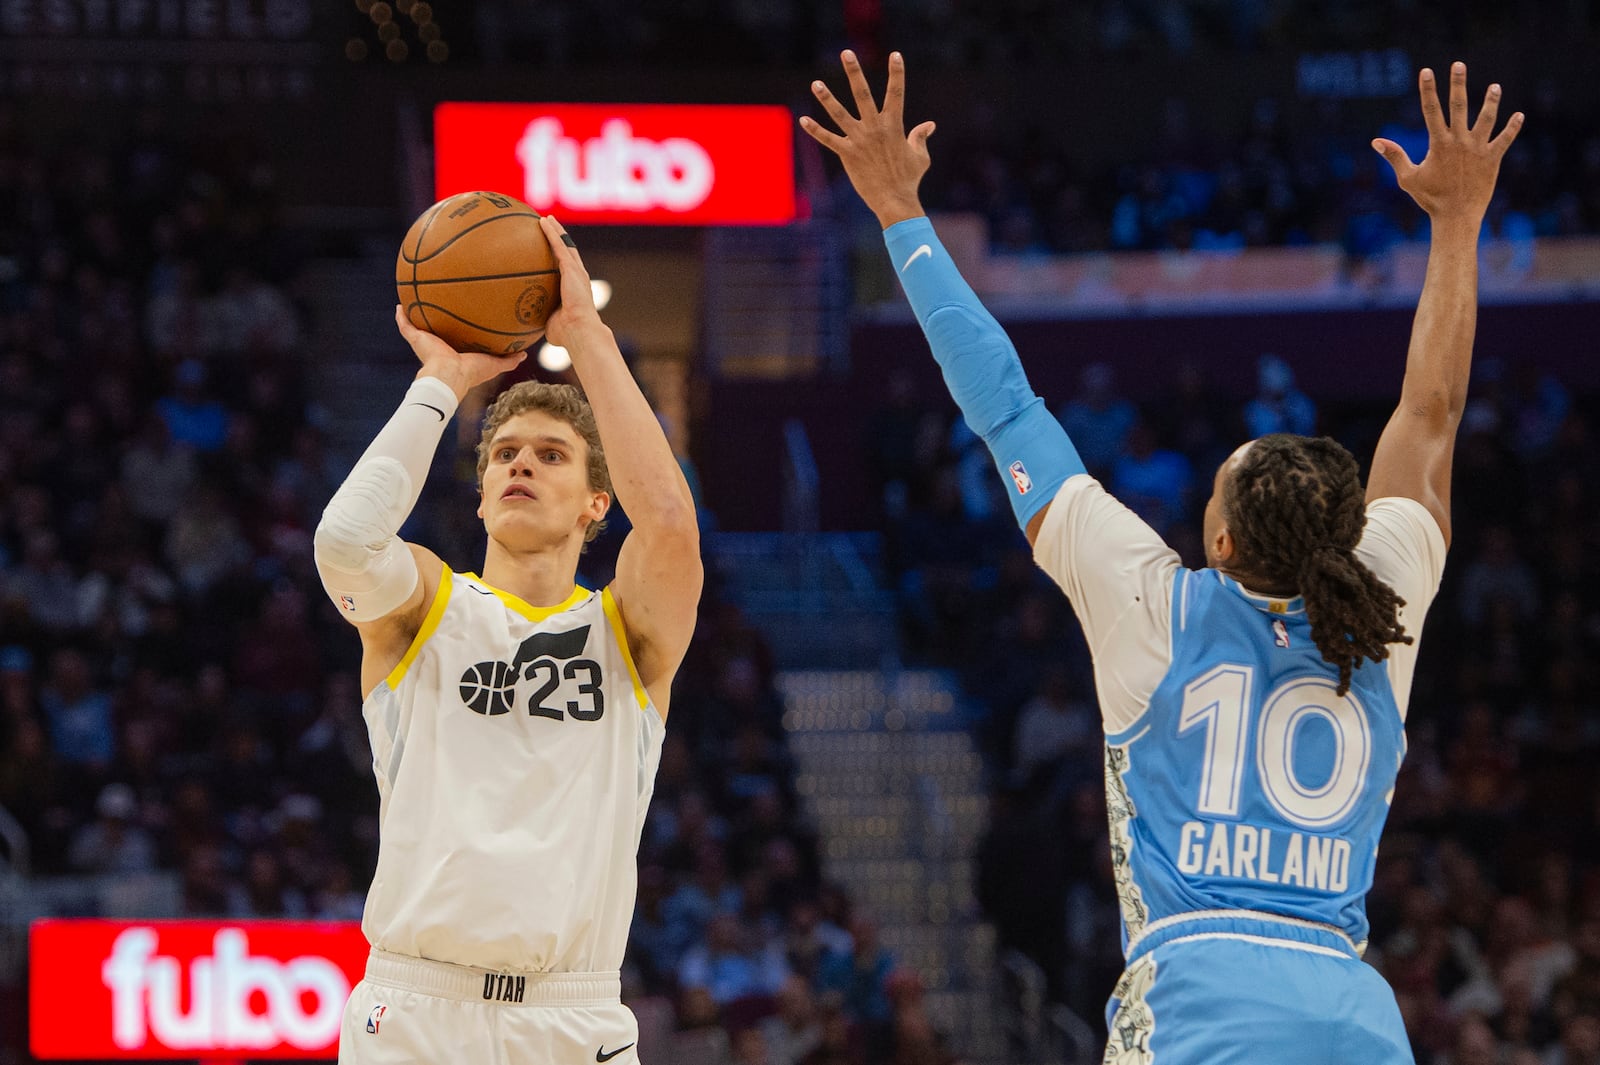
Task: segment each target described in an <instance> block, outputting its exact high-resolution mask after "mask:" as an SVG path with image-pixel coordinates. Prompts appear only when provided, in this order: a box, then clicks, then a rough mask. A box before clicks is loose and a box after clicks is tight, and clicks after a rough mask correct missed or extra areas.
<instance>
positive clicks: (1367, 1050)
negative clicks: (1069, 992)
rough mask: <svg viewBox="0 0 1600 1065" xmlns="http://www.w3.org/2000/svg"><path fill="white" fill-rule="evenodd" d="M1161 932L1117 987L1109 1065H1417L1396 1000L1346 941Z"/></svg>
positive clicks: (1110, 1012) (1109, 1009)
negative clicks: (1332, 943) (1337, 945)
mask: <svg viewBox="0 0 1600 1065" xmlns="http://www.w3.org/2000/svg"><path fill="white" fill-rule="evenodd" d="M1208 923H1209V922H1208ZM1167 931H1169V932H1175V933H1177V934H1176V935H1173V936H1170V937H1163V938H1164V939H1165V941H1164V942H1160V943H1155V944H1150V945H1148V946H1147V945H1145V944H1140V947H1143V948H1144V949H1137V948H1136V949H1135V951H1134V952H1133V954H1132V960H1131V961H1130V962H1129V964H1128V967H1127V969H1125V970H1124V971H1123V974H1122V977H1121V979H1119V980H1118V981H1117V988H1116V991H1115V992H1114V993H1113V995H1112V998H1111V1001H1110V1002H1109V1003H1108V1004H1107V1006H1106V1026H1107V1030H1108V1031H1109V1032H1110V1033H1111V1034H1110V1039H1109V1041H1108V1043H1107V1046H1106V1054H1105V1065H1291V1063H1292V1065H1415V1058H1413V1056H1412V1054H1411V1044H1410V1041H1409V1040H1408V1039H1407V1037H1406V1030H1405V1024H1404V1023H1403V1022H1402V1021H1401V1018H1400V1008H1399V1006H1397V1005H1396V1004H1395V999H1394V992H1393V991H1392V990H1391V989H1390V987H1389V985H1388V984H1387V983H1385V982H1384V979H1383V977H1382V976H1380V975H1379V974H1378V972H1377V970H1375V969H1373V968H1372V967H1371V966H1370V965H1367V964H1366V963H1365V962H1363V961H1361V960H1360V959H1359V958H1358V957H1356V955H1355V954H1354V952H1352V951H1350V950H1349V947H1348V942H1346V944H1345V945H1344V947H1343V949H1338V950H1336V949H1328V950H1323V949H1320V945H1316V944H1307V943H1305V942H1303V941H1301V942H1297V941H1295V940H1294V939H1281V938H1277V937H1271V936H1263V935H1260V934H1259V931H1260V929H1259V928H1252V929H1251V930H1250V931H1248V932H1246V931H1242V930H1241V931H1231V930H1230V931H1223V930H1219V929H1206V930H1203V931H1202V930H1198V929H1192V928H1183V929H1181V930H1180V929H1168V930H1167ZM1296 938H1297V939H1299V938H1300V937H1296ZM1311 938H1315V937H1311Z"/></svg>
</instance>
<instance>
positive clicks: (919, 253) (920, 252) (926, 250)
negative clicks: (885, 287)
mask: <svg viewBox="0 0 1600 1065" xmlns="http://www.w3.org/2000/svg"><path fill="white" fill-rule="evenodd" d="M924 255H926V256H927V257H928V258H930V259H931V258H933V249H932V248H930V247H929V246H928V245H926V244H919V245H917V250H916V251H914V252H912V253H911V256H910V258H908V259H906V261H905V263H904V264H903V265H902V266H901V267H900V272H901V273H902V274H903V273H905V272H906V271H907V270H909V269H911V264H912V263H914V262H916V261H917V260H918V259H920V258H922V257H923V256H924Z"/></svg>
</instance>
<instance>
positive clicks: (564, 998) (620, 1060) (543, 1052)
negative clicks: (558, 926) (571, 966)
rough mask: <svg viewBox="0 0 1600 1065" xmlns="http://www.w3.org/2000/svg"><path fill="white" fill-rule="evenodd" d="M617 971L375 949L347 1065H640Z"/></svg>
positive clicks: (348, 1026) (351, 1023) (353, 1020)
mask: <svg viewBox="0 0 1600 1065" xmlns="http://www.w3.org/2000/svg"><path fill="white" fill-rule="evenodd" d="M620 990H621V984H620V980H619V977H618V974H616V973H507V972H494V971H492V970H489V969H473V968H469V967H467V966H464V965H450V964H448V963H445V962H436V961H424V960H422V959H420V958H408V957H404V956H402V955H398V954H389V953H386V952H384V951H379V950H374V951H373V952H372V955H371V957H369V958H368V959H367V974H366V979H364V980H362V981H361V982H360V983H359V984H357V985H356V987H355V990H354V991H352V992H351V993H350V1000H349V1001H348V1002H347V1003H345V1007H344V1023H343V1026H342V1027H341V1029H340V1033H339V1062H340V1065H402V1063H404V1065H412V1063H421V1062H427V1063H436V1065H447V1063H448V1065H458V1063H463V1062H495V1063H505V1065H596V1063H598V1065H638V1062H639V1056H638V1046H637V1044H638V1041H639V1024H638V1022H637V1021H636V1020H635V1019H634V1016H633V1011H632V1010H630V1009H628V1007H626V1006H624V1005H623V1004H622V1003H621V1001H620V998H619V996H620Z"/></svg>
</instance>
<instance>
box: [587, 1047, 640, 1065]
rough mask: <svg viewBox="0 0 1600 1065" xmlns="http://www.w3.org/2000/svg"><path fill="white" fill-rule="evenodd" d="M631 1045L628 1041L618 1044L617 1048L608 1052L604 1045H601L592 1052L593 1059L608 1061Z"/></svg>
mask: <svg viewBox="0 0 1600 1065" xmlns="http://www.w3.org/2000/svg"><path fill="white" fill-rule="evenodd" d="M631 1046H633V1044H632V1043H628V1044H627V1045H625V1046H620V1047H618V1048H617V1049H615V1050H613V1051H611V1052H610V1053H609V1054H608V1053H606V1048H605V1047H601V1048H600V1049H599V1050H596V1051H595V1052H594V1060H596V1061H602V1062H603V1061H610V1060H611V1059H612V1058H614V1057H616V1056H617V1055H618V1054H620V1053H622V1052H623V1051H624V1050H627V1049H628V1047H631Z"/></svg>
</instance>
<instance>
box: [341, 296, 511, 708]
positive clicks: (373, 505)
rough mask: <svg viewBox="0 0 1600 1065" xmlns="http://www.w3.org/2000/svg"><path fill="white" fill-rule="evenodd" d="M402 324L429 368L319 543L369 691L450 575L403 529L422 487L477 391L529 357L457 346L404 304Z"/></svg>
mask: <svg viewBox="0 0 1600 1065" xmlns="http://www.w3.org/2000/svg"><path fill="white" fill-rule="evenodd" d="M395 322H396V324H397V325H398V326H399V327H400V335H401V336H403V337H404V338H405V340H406V342H407V343H408V344H410V345H411V350H412V351H414V352H416V354H417V358H418V359H420V360H421V362H422V368H421V369H420V370H418V371H417V377H416V380H414V381H413V382H412V383H411V387H410V388H409V389H407V390H406V394H405V398H404V399H402V400H401V401H400V407H399V409H398V410H396V411H395V412H394V415H393V416H392V417H391V418H390V419H389V421H388V423H387V424H386V425H384V427H383V429H382V430H381V431H380V432H379V433H378V435H377V437H376V438H374V439H373V441H372V443H371V444H370V445H369V446H368V447H367V450H366V451H365V452H363V453H362V455H361V458H360V459H358V460H357V461H356V464H355V467H354V468H353V469H351V471H350V475H349V476H348V477H346V478H345V481H344V483H343V484H342V485H340V486H339V490H338V491H337V492H335V493H334V494H333V499H331V500H330V501H329V502H328V506H327V508H326V509H324V510H323V512H322V520H321V521H320V522H319V523H318V524H317V531H316V536H315V538H314V540H313V545H314V551H315V556H316V562H317V572H318V573H320V574H321V576H322V586H323V588H324V589H326V591H327V593H328V598H329V599H332V600H333V603H334V605H335V606H337V607H338V608H339V611H340V613H341V614H343V615H344V617H345V618H346V620H348V621H350V622H351V623H352V624H353V625H355V626H356V628H357V629H358V630H359V631H360V633H361V645H362V655H361V690H362V692H363V694H365V693H367V692H370V691H371V690H372V689H373V688H375V687H377V685H378V683H379V681H381V680H382V679H383V678H384V677H385V676H387V675H388V673H389V671H390V670H392V669H393V668H394V667H395V666H396V665H397V664H398V663H399V662H400V660H401V659H402V658H403V657H404V656H405V653H406V650H407V649H408V648H409V647H410V646H411V641H412V639H413V638H414V637H415V636H416V634H417V631H418V629H420V628H421V626H422V620H423V617H424V615H425V614H426V613H427V605H428V604H429V603H431V602H432V601H433V596H434V593H435V591H437V589H438V586H439V578H440V576H441V575H442V573H443V568H444V567H443V563H441V562H440V561H439V558H438V556H437V555H435V554H434V553H433V552H432V551H429V550H428V549H427V548H424V547H418V546H416V545H414V544H407V543H405V542H404V541H402V540H401V539H400V537H399V535H398V534H399V532H400V526H401V525H403V524H404V523H405V520H406V518H407V517H409V516H410V514H411V508H412V507H414V506H416V504H417V497H418V496H419V495H421V493H422V483H423V481H424V480H426V479H427V476H428V467H429V465H430V464H431V462H432V460H433V453H434V451H435V450H436V449H437V448H438V446H439V438H440V436H442V435H443V433H444V427H445V423H446V422H448V421H449V420H450V416H451V415H452V414H454V413H455V409H456V406H457V405H458V404H459V403H460V402H461V399H462V397H464V396H465V395H466V394H467V392H468V391H469V390H471V389H472V388H473V387H474V386H476V385H479V384H481V383H483V382H484V381H488V380H491V379H492V378H495V377H498V376H499V375H500V374H502V373H505V372H506V371H507V370H510V369H512V368H513V367H515V366H517V365H518V364H519V363H520V362H522V360H523V359H524V358H525V357H526V352H522V353H519V354H517V355H515V356H506V357H502V356H496V355H480V354H476V353H472V352H457V351H455V350H453V349H452V348H451V347H450V345H448V344H446V343H445V342H444V341H442V340H440V339H439V338H438V337H436V336H434V335H433V334H432V333H426V332H423V331H422V330H420V329H418V328H416V327H415V326H413V325H412V324H411V323H410V322H408V321H407V320H406V318H405V316H404V315H403V314H402V313H401V310H400V308H399V307H396V308H395Z"/></svg>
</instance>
